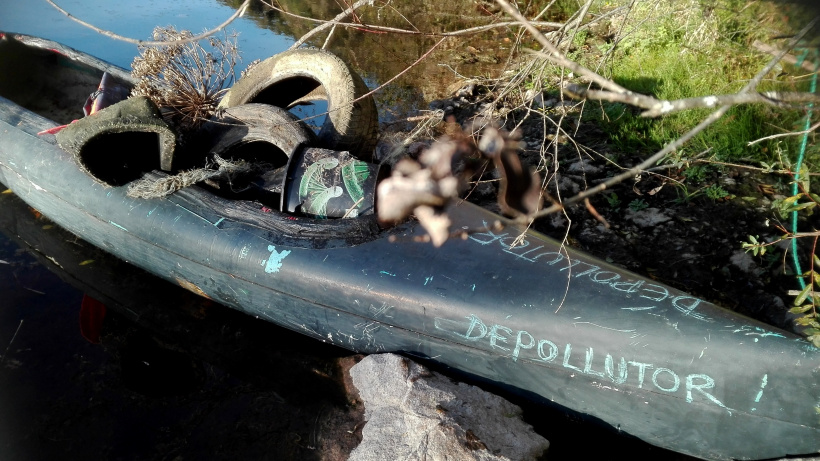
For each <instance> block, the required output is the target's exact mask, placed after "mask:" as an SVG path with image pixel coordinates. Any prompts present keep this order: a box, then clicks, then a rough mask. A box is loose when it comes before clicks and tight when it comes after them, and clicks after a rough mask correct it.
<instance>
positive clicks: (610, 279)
mask: <svg viewBox="0 0 820 461" xmlns="http://www.w3.org/2000/svg"><path fill="white" fill-rule="evenodd" d="M484 227H485V228H487V229H489V226H488V224H487V222H486V221H485V222H484ZM470 240H471V241H473V242H476V243H478V244H480V245H490V244H492V243H498V245H500V246H501V250H502V251H503V252H504V253H507V254H510V255H513V256H515V257H516V258H519V259H520V260H521V261H525V262H530V263H535V262H540V263H542V264H547V265H549V266H556V267H558V264H559V263H561V262H563V261H566V262H565V263H563V264H561V265H560V268H559V269H558V270H557V271H558V272H564V271H565V272H566V273H567V274H568V276H569V277H572V278H581V277H586V278H588V279H589V280H590V281H592V282H595V283H599V284H602V285H604V286H608V287H610V288H611V289H612V290H615V291H619V292H623V293H635V294H636V295H637V296H638V297H639V298H641V299H646V300H649V301H654V302H658V303H664V302H666V303H669V304H670V305H671V306H672V307H673V308H675V310H677V311H678V312H681V313H683V314H684V315H687V316H690V317H692V318H695V319H698V320H703V321H705V322H712V321H713V320H712V319H711V318H709V317H707V316H705V315H703V314H700V313H698V312H697V311H696V309H697V307H698V305H699V304H700V303H701V302H702V301H701V300H700V299H699V298H695V297H693V296H686V295H674V294H672V293H670V292H669V289H668V288H666V287H664V286H663V285H658V284H655V283H650V282H648V281H646V280H630V279H626V278H624V277H623V276H622V275H621V274H619V273H617V272H613V271H608V270H603V269H602V268H601V267H600V266H596V265H594V264H591V263H588V262H585V261H582V260H581V259H578V258H576V257H573V258H570V257H569V254H568V253H567V252H566V251H548V250H547V247H545V246H544V245H537V246H536V245H532V247H531V245H530V242H529V241H528V240H527V239H526V238H523V239H519V234H518V233H516V234H513V235H511V234H510V233H509V232H505V233H503V234H496V233H494V232H492V231H491V230H487V231H486V232H477V233H474V234H472V235H470ZM513 242H516V243H515V246H513ZM656 307H657V306H641V307H637V308H626V309H635V310H648V309H654V308H656Z"/></svg>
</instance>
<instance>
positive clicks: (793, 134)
mask: <svg viewBox="0 0 820 461" xmlns="http://www.w3.org/2000/svg"><path fill="white" fill-rule="evenodd" d="M817 128H820V122H817V123H815V124H814V125H812V126H811V128H809V129H808V130H804V131H793V132H790V133H780V134H773V135H771V136H765V137H763V138H760V139H755V140H754V141H749V143H748V144H746V145H747V146H753V145H755V144H757V143H759V142H761V141H768V140H769V139H776V138H783V137H786V136H799V135H801V134H808V133H811V132H812V131H814V130H816V129H817Z"/></svg>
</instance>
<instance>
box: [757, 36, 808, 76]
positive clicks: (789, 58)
mask: <svg viewBox="0 0 820 461" xmlns="http://www.w3.org/2000/svg"><path fill="white" fill-rule="evenodd" d="M752 46H753V47H755V48H757V49H758V50H760V51H762V52H764V53H768V54H771V55H774V56H777V55H778V54H779V53H780V51H781V50H780V49H778V48H775V47H773V46H771V45H769V44H766V43H763V42H761V41H760V40H755V41H754V43H752ZM783 61H784V62H787V63H789V64H791V65H793V66H797V65H798V64H797V63H798V61H799V60H798V59H797V57H796V56H795V55H793V54H790V53H787V54H785V55H783ZM799 67H802V68H803V69H804V70H807V71H809V72H811V73H815V72H817V71H818V69H817V67H816V66H814V65H813V64H812V63H810V62H809V61H805V60H804V61H803V62H801V63H800V64H799Z"/></svg>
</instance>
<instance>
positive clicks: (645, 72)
mask: <svg viewBox="0 0 820 461" xmlns="http://www.w3.org/2000/svg"><path fill="white" fill-rule="evenodd" d="M629 5H630V2H626V1H621V0H619V1H615V2H608V3H605V4H603V5H602V6H601V7H600V8H601V9H599V10H598V11H595V12H594V13H602V12H604V11H605V10H611V9H613V8H616V7H628V6H629ZM624 10H625V11H626V12H625V13H623V14H620V15H616V16H615V17H614V18H613V19H612V20H611V21H610V22H609V24H608V28H607V33H608V35H607V36H604V37H602V34H598V36H593V35H592V34H583V35H582V34H577V35H576V36H575V40H574V43H573V50H574V51H573V52H571V53H570V56H578V55H580V50H581V49H582V48H584V47H586V48H587V49H592V50H597V52H592V53H584V54H583V57H581V62H582V63H583V64H584V65H586V66H588V67H590V68H593V69H598V70H599V71H600V72H602V73H603V74H605V75H606V76H608V77H610V78H611V79H613V80H614V81H615V82H617V83H619V84H620V85H622V86H624V87H626V88H628V89H630V90H632V91H635V92H639V93H644V94H651V95H653V96H655V97H657V98H659V99H668V100H674V99H681V98H688V97H695V96H707V95H713V94H728V93H734V92H737V91H738V90H740V89H741V88H742V87H743V86H744V85H745V84H746V83H747V82H748V80H749V79H750V78H752V77H753V76H754V75H755V74H756V73H757V72H758V71H759V70H760V69H761V68H763V67H764V66H765V65H766V63H767V62H768V61H769V59H770V57H769V56H766V55H763V54H762V53H760V52H757V51H755V50H754V49H753V47H752V43H753V42H754V40H761V41H764V42H766V43H771V44H774V45H782V44H784V43H785V41H784V40H780V41H774V42H773V41H772V37H774V36H777V35H788V33H789V32H793V29H794V27H793V25H790V24H788V23H787V22H786V21H785V18H784V15H785V14H786V13H785V12H783V11H781V10H780V9H779V5H775V4H769V3H761V2H757V3H747V2H739V1H735V0H716V1H712V2H699V1H694V0H688V1H675V2H670V1H656V2H636V3H635V4H634V5H633V6H632V7H631V8H625V9H624ZM579 37H580V39H579ZM581 41H583V42H581ZM805 74H806V72H804V71H801V70H798V69H796V68H791V67H789V66H784V67H778V68H776V69H775V71H774V72H772V73H771V74H770V75H769V76H767V78H766V80H765V81H764V83H763V84H761V85H760V86H759V90H763V91H765V90H782V91H807V90H808V80H807V79H806V78H805ZM801 76H803V78H800V77H801ZM590 109H592V110H590ZM710 112H711V110H706V109H703V110H690V111H684V112H679V113H676V114H671V115H668V116H666V117H662V118H658V119H645V118H642V117H640V116H639V113H640V111H639V110H636V109H634V108H631V107H627V106H625V105H623V104H612V103H591V104H589V105H588V109H587V112H586V116H587V117H590V116H592V117H593V118H594V119H596V120H598V121H599V124H600V125H601V127H602V128H603V129H604V131H605V132H606V133H607V134H608V135H609V137H610V139H611V141H612V142H613V143H614V144H615V145H616V146H617V147H618V148H619V149H620V150H623V151H625V152H636V153H639V154H649V153H651V152H655V151H657V150H659V149H660V148H661V147H662V146H663V145H665V144H667V143H669V142H670V141H672V140H674V139H676V138H678V137H679V136H680V135H681V134H683V133H685V132H686V131H688V130H690V129H691V128H693V127H694V126H695V125H697V124H698V123H699V122H700V121H701V120H703V119H704V118H705V117H706V116H707V115H708V114H709V113H710ZM804 116H805V113H804V112H803V111H798V110H784V109H779V108H774V107H771V106H767V105H762V104H755V105H745V106H736V107H734V108H732V109H731V110H730V111H729V113H728V114H727V115H726V116H725V117H724V118H723V119H722V120H720V121H719V122H717V123H715V124H714V125H712V126H711V127H710V128H709V129H707V130H705V131H704V132H702V133H701V134H699V135H698V136H697V137H696V138H694V139H693V140H692V141H690V142H689V143H687V145H686V146H685V147H684V148H683V149H682V150H681V152H680V153H679V154H680V155H681V156H683V157H684V158H685V157H686V156H687V155H694V154H696V153H698V152H701V151H704V150H706V149H711V150H710V153H711V156H712V158H714V159H716V160H721V161H729V162H737V161H746V162H751V163H758V164H759V163H760V162H767V163H771V162H773V161H779V160H778V159H777V158H776V156H775V153H774V152H775V149H774V144H775V143H780V148H781V149H784V150H786V151H788V152H795V151H796V150H797V146H798V143H799V139H798V138H797V137H791V138H781V139H780V140H778V141H771V142H762V143H759V144H755V145H753V146H748V143H749V141H752V140H755V139H758V138H762V137H765V136H769V135H773V134H778V133H785V132H790V131H798V130H801V129H802V127H801V125H802V123H801V122H802V120H803V117H804ZM817 160H818V159H817V158H816V156H815V158H810V159H809V161H810V163H813V164H817V163H818V162H817Z"/></svg>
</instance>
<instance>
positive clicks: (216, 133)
mask: <svg viewBox="0 0 820 461" xmlns="http://www.w3.org/2000/svg"><path fill="white" fill-rule="evenodd" d="M206 131H207V132H208V133H209V134H210V136H211V141H210V142H211V147H210V149H209V152H210V154H215V155H219V156H221V157H225V158H230V157H231V151H237V150H238V148H240V147H241V146H245V145H248V144H251V143H259V142H262V143H268V144H272V145H273V146H275V147H276V148H278V149H279V150H281V151H282V152H283V153H284V155H285V156H286V157H287V158H284V159H275V158H270V159H264V160H266V161H269V162H271V163H272V164H273V166H284V164H281V165H280V163H282V162H285V163H286V162H287V159H289V158H290V157H291V156H293V154H294V153H295V152H296V151H297V150H298V149H301V148H302V147H305V146H312V145H315V144H316V135H315V134H313V131H311V130H310V128H308V127H307V126H306V125H305V124H304V123H303V122H301V121H300V120H299V119H298V118H297V117H296V116H295V115H293V114H291V113H290V112H288V111H287V110H285V109H282V108H280V107H276V106H271V105H268V104H244V105H241V106H237V107H230V108H228V109H225V110H224V111H223V112H222V114H221V115H220V116H219V117H215V118H214V119H212V120H210V121H209V122H208V126H207V127H206Z"/></svg>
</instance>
